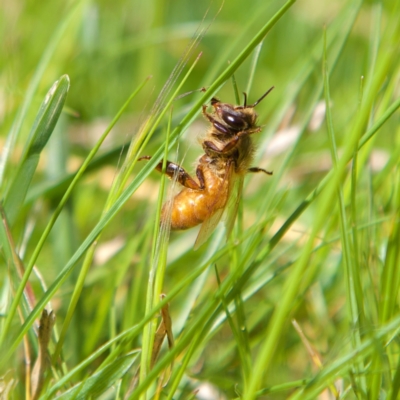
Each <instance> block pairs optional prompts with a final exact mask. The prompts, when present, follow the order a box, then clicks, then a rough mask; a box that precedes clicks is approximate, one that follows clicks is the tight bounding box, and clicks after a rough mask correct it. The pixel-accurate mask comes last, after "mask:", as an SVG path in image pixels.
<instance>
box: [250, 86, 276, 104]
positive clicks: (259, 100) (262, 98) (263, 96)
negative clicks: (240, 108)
mask: <svg viewBox="0 0 400 400" xmlns="http://www.w3.org/2000/svg"><path fill="white" fill-rule="evenodd" d="M274 87H275V86H272V87H271V88H269V89H268V90H267V91H266V92H265V93H264V94H263V95H262V96H261V97H260V98H259V99H258V100H257V101H256V102H255V103H254V104H252V105H251V106H247V108H250V107H251V108H254V107H255V106H256V105H257V104H258V103H260V102H261V100H264V98H265V97H267V94H269V93H270V92H271V90H272V89H273V88H274Z"/></svg>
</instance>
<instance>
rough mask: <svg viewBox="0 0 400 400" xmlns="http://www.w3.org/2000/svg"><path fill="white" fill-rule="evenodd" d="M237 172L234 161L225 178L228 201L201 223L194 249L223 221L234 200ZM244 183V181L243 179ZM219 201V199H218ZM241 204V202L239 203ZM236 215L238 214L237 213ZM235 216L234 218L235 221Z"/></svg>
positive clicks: (228, 167) (228, 166) (229, 166)
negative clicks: (227, 208)
mask: <svg viewBox="0 0 400 400" xmlns="http://www.w3.org/2000/svg"><path fill="white" fill-rule="evenodd" d="M235 176H236V175H235V174H234V165H233V163H231V164H229V165H227V170H226V174H225V179H226V180H227V183H228V189H227V194H226V197H227V201H226V204H225V206H224V207H222V208H219V209H217V210H216V211H215V212H213V213H212V215H211V216H210V218H208V219H206V220H205V221H204V222H203V224H202V225H201V228H200V231H199V234H198V235H197V239H196V242H195V244H194V250H197V249H198V248H199V247H200V246H201V245H202V244H203V243H204V242H206V241H207V239H208V238H209V237H210V236H211V234H212V233H213V232H214V230H215V228H216V227H217V225H218V223H219V222H220V221H221V218H222V215H223V214H224V211H225V209H226V206H227V205H228V204H229V203H230V202H231V201H232V196H231V193H232V189H234V188H236V184H235V180H236V179H235ZM242 184H243V181H242ZM216 203H217V200H216ZM238 204H239V203H238ZM238 204H237V205H236V213H237V209H238ZM235 216H236V214H235ZM235 216H234V218H233V223H234V221H235Z"/></svg>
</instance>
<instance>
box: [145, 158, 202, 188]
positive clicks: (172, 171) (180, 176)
mask: <svg viewBox="0 0 400 400" xmlns="http://www.w3.org/2000/svg"><path fill="white" fill-rule="evenodd" d="M150 159H151V156H143V157H140V158H139V160H138V161H141V160H150ZM156 170H157V171H158V172H161V173H162V172H163V160H161V161H160V162H159V163H158V164H157V165H156ZM164 173H165V175H167V176H168V178H170V179H175V177H176V180H177V181H178V182H179V183H180V184H181V185H182V186H185V187H187V188H189V189H194V190H202V189H204V176H203V171H202V169H201V167H197V170H196V176H197V178H198V180H199V182H200V184H198V183H197V182H196V181H195V180H194V179H193V178H192V177H191V176H190V175H189V174H188V173H187V172H186V171H185V170H184V169H183V168H182V167H181V166H180V165H179V164H176V163H174V162H172V161H168V160H167V162H166V165H165V172H164Z"/></svg>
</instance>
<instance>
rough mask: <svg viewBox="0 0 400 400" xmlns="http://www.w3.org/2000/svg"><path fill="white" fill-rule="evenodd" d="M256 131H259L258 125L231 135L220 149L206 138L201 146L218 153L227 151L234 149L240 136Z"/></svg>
mask: <svg viewBox="0 0 400 400" xmlns="http://www.w3.org/2000/svg"><path fill="white" fill-rule="evenodd" d="M258 132H261V128H259V127H257V128H255V129H247V130H245V131H241V132H238V133H237V134H236V135H235V136H233V137H232V138H231V139H230V140H229V142H227V143H226V144H225V146H224V147H223V148H222V149H220V148H219V147H218V146H217V145H215V144H214V143H213V142H211V141H209V140H206V141H205V142H204V143H203V148H204V150H206V149H210V150H212V151H214V152H215V153H219V154H224V153H228V152H229V151H231V150H232V149H234V148H235V147H236V146H237V144H238V142H239V139H240V138H241V137H243V136H246V135H251V134H253V133H258Z"/></svg>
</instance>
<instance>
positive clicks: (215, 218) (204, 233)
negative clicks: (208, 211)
mask: <svg viewBox="0 0 400 400" xmlns="http://www.w3.org/2000/svg"><path fill="white" fill-rule="evenodd" d="M224 210H225V209H224V208H220V209H218V210H217V211H215V213H214V214H213V215H211V217H210V218H208V219H206V220H205V221H204V222H203V224H202V225H201V228H200V231H199V234H198V235H197V239H196V242H195V244H194V247H193V248H194V250H197V249H198V248H199V247H200V246H201V245H202V244H203V243H204V242H206V241H207V239H208V238H209V237H210V236H211V234H212V233H213V232H214V229H215V228H216V227H217V225H218V223H219V221H220V220H221V217H222V215H223V213H224Z"/></svg>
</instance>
